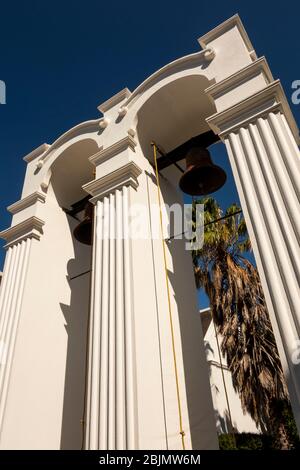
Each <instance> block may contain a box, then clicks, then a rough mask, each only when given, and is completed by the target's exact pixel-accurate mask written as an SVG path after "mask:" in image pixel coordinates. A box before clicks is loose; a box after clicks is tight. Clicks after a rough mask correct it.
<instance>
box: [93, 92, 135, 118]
mask: <svg viewBox="0 0 300 470" xmlns="http://www.w3.org/2000/svg"><path fill="white" fill-rule="evenodd" d="M130 95H131V91H130V90H128V88H123V90H121V91H119V92H118V93H116V94H115V95H113V96H112V97H111V98H109V99H108V100H106V101H104V103H101V104H100V105H99V106H98V107H97V109H98V110H99V111H100V112H101V113H103V114H104V113H106V111H108V110H109V109H111V108H113V107H114V106H116V105H117V104H119V103H121V102H122V101H124V100H126V98H128V97H129V96H130Z"/></svg>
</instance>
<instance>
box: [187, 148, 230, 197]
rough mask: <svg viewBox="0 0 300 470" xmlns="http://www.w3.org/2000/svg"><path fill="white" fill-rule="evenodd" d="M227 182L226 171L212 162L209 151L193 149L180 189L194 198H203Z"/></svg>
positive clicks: (190, 152) (189, 155)
mask: <svg viewBox="0 0 300 470" xmlns="http://www.w3.org/2000/svg"><path fill="white" fill-rule="evenodd" d="M225 181H226V173H225V171H224V170H223V169H222V168H221V167H219V166H218V165H215V164H214V163H213V162H212V159H211V156H210V153H209V151H208V150H207V149H206V148H203V147H192V148H191V149H190V150H189V151H188V153H187V155H186V170H185V172H184V174H183V175H182V177H181V178H180V181H179V187H180V189H181V190H182V191H183V192H184V193H186V194H190V195H192V196H203V195H205V194H210V193H213V192H215V191H217V190H218V189H220V188H221V187H222V186H223V185H224V183H225Z"/></svg>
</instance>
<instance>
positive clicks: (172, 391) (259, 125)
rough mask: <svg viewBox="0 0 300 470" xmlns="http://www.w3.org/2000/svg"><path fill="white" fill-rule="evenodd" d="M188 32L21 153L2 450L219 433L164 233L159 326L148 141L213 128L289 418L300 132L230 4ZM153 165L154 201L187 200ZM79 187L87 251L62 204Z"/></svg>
mask: <svg viewBox="0 0 300 470" xmlns="http://www.w3.org/2000/svg"><path fill="white" fill-rule="evenodd" d="M199 42H200V45H201V47H202V50H200V51H199V52H197V53H195V54H191V55H188V56H186V57H182V58H180V59H178V60H176V61H174V62H172V63H170V64H168V65H166V66H165V67H163V68H162V69H160V70H158V71H157V72H155V73H154V74H153V75H151V76H150V77H149V78H147V79H146V80H145V81H144V82H143V83H142V84H141V85H139V86H138V88H137V89H136V90H134V91H133V92H132V93H131V92H130V91H129V90H128V89H124V90H122V91H120V92H119V93H118V94H116V95H115V96H113V97H112V98H110V99H109V100H108V101H106V102H105V103H103V104H102V105H101V106H99V110H100V111H101V112H102V113H103V117H102V118H100V119H98V120H95V121H88V122H84V123H82V124H79V125H78V126H76V127H74V128H73V129H70V130H69V131H68V132H66V133H65V134H64V135H62V136H61V137H59V138H58V139H57V140H56V141H55V142H54V143H53V144H52V145H46V144H43V145H41V146H40V147H39V148H37V149H36V150H34V151H33V152H32V153H30V154H29V155H27V156H26V157H25V161H26V162H27V171H26V177H25V182H24V187H23V192H22V196H21V199H20V200H19V201H17V202H16V203H14V204H12V205H11V206H10V207H9V208H8V210H9V211H10V212H11V213H12V214H13V219H12V224H11V227H10V228H8V229H6V230H4V231H2V232H1V237H2V238H4V239H5V240H6V250H7V255H6V260H5V266H4V272H3V280H2V283H1V292H0V341H1V348H2V355H1V361H0V362H1V363H0V433H1V434H0V448H1V449H80V448H85V449H182V448H183V441H184V446H185V448H186V449H214V448H217V447H218V444H217V435H216V427H215V417H214V409H213V405H212V399H211V394H210V388H209V378H208V369H207V364H206V359H205V352H204V345H203V336H202V331H201V324H200V318H199V315H198V311H197V302H196V289H195V284H194V279H193V270H192V264H191V256H190V252H189V251H187V250H186V249H185V240H174V241H172V242H171V243H169V244H167V245H166V257H167V274H168V281H169V286H170V294H171V311H172V322H173V329H174V331H173V333H174V337H172V331H171V329H170V319H169V317H168V298H167V294H166V279H165V270H164V260H163V258H164V257H163V249H162V240H161V239H157V238H155V237H153V227H154V223H155V221H154V215H153V211H152V210H151V207H152V205H154V204H157V184H156V177H155V172H154V169H153V166H152V164H153V160H152V151H151V146H150V143H151V141H153V140H154V141H155V142H157V143H159V144H160V145H161V146H163V148H164V149H165V150H166V151H169V150H172V149H173V148H175V147H177V146H178V145H180V144H181V143H182V142H185V141H186V140H188V139H190V138H191V137H193V136H194V135H198V134H201V133H204V132H207V131H208V130H213V131H214V132H215V133H216V134H217V135H219V137H220V138H221V140H222V141H223V142H224V143H225V145H226V148H227V151H228V155H229V159H230V163H231V166H232V170H233V174H234V178H235V181H236V184H237V188H238V192H239V196H240V200H241V204H242V208H243V212H244V215H245V218H246V222H247V226H248V230H249V233H250V237H251V241H252V244H253V249H254V254H255V257H256V261H257V265H258V269H259V273H260V276H261V281H262V284H263V287H264V292H265V296H266V301H267V305H268V310H269V313H270V317H271V321H272V324H273V328H274V333H275V336H276V340H277V344H278V348H279V352H280V356H281V360H282V363H283V368H284V372H285V376H286V379H287V382H288V386H289V391H290V396H291V401H292V406H293V411H294V414H295V418H296V420H297V423H298V426H299V427H300V414H299V413H300V406H299V403H300V375H299V365H296V364H294V362H293V357H294V356H293V355H294V352H295V347H296V343H297V340H298V339H299V305H300V298H299V297H300V290H299V285H298V284H297V282H298V281H299V271H300V265H299V263H300V261H299V245H298V241H299V235H300V227H299V199H298V196H299V192H300V191H299V181H300V178H299V176H300V161H299V150H298V143H299V139H298V129H297V126H296V123H295V121H294V118H293V116H292V113H291V111H290V108H289V106H288V103H287V100H286V98H285V95H284V92H283V90H282V87H281V85H280V82H279V81H278V80H274V79H273V77H272V74H271V72H270V69H269V67H268V64H267V62H266V60H265V58H264V57H262V58H257V57H256V54H255V51H254V49H253V47H252V45H251V42H250V40H249V38H248V36H247V33H246V32H245V29H244V27H243V25H242V23H241V21H240V19H239V17H238V16H237V15H236V16H234V17H232V18H230V19H229V20H227V21H226V22H225V23H223V24H221V25H220V26H218V27H217V28H215V29H214V30H212V31H210V32H209V33H207V34H206V35H205V36H203V37H202V38H201V39H200V40H199ZM161 173H162V176H161V191H160V195H161V199H162V201H163V203H164V204H169V205H172V204H176V203H177V204H179V205H182V204H183V200H182V194H181V193H180V191H179V190H178V173H177V172H176V170H174V168H173V167H168V168H166V169H165V170H163V171H162V172H161ZM88 195H89V196H90V197H91V199H90V200H91V201H92V203H93V204H94V234H93V245H92V248H91V247H89V246H87V245H83V244H81V243H79V242H78V241H77V240H76V239H75V238H74V236H73V230H74V227H75V226H76V224H77V223H78V221H77V220H75V219H74V217H72V215H70V209H71V208H72V206H73V208H74V203H76V202H78V201H80V200H82V199H83V198H85V197H86V196H88ZM134 206H140V207H144V208H146V209H147V211H146V214H147V215H146V217H145V219H144V229H145V230H146V233H147V234H148V236H147V237H144V238H143V239H142V238H138V237H134V236H127V235H128V231H129V227H130V222H131V211H132V207H134ZM74 213H75V212H74V211H73V212H72V214H73V215H74ZM75 216H76V214H75ZM131 235H132V234H131ZM173 339H174V341H173ZM173 343H174V344H173ZM174 345H175V346H174ZM173 346H174V347H173ZM174 350H175V355H176V367H177V370H175V368H174ZM183 434H184V436H183ZM183 437H184V439H183Z"/></svg>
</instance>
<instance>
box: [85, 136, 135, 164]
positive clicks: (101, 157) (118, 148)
mask: <svg viewBox="0 0 300 470" xmlns="http://www.w3.org/2000/svg"><path fill="white" fill-rule="evenodd" d="M136 145H137V143H136V141H135V140H134V139H133V137H131V136H130V135H127V136H125V137H123V139H121V140H118V141H117V142H115V143H114V144H112V145H110V146H109V147H106V148H103V147H102V148H101V149H100V150H99V152H97V153H95V154H94V155H92V156H91V157H90V158H89V161H90V162H91V163H92V164H93V165H95V166H98V165H101V164H102V163H104V162H106V161H107V160H109V159H110V158H112V157H114V156H116V155H118V154H120V153H122V152H124V151H126V150H132V151H133V152H134V151H135V147H136Z"/></svg>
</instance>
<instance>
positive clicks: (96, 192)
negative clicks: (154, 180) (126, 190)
mask: <svg viewBox="0 0 300 470" xmlns="http://www.w3.org/2000/svg"><path fill="white" fill-rule="evenodd" d="M141 173H142V170H141V168H140V167H139V166H138V165H137V164H136V163H134V162H133V161H130V162H128V163H126V164H125V165H123V166H121V167H119V168H118V169H116V170H114V171H112V172H111V173H109V174H107V175H105V176H102V177H101V178H97V179H96V180H94V181H91V182H90V183H87V184H85V185H84V186H82V188H83V189H84V191H86V192H87V193H89V194H90V195H91V196H92V199H91V200H90V201H91V202H92V203H95V202H96V201H97V200H99V199H102V198H103V197H104V196H107V195H108V194H110V193H112V192H114V191H116V190H117V189H120V188H122V187H123V186H131V187H133V188H134V189H137V187H138V176H139V175H140V174H141Z"/></svg>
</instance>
